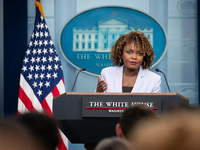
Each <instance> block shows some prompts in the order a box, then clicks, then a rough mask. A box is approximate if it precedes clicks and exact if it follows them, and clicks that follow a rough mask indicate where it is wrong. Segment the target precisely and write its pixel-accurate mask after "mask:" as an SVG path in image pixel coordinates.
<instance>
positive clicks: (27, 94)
mask: <svg viewBox="0 0 200 150" xmlns="http://www.w3.org/2000/svg"><path fill="white" fill-rule="evenodd" d="M35 5H36V18H35V25H34V30H33V33H32V35H31V39H30V41H29V44H28V48H27V50H26V52H25V56H24V59H23V64H22V70H21V74H20V86H19V98H18V114H23V113H26V112H30V111H38V112H46V113H48V114H50V115H52V105H53V98H54V97H56V96H58V95H60V94H62V93H64V92H65V86H64V78H63V69H62V65H61V62H60V59H59V57H58V55H57V53H56V49H55V46H54V44H53V41H52V39H51V37H50V34H49V30H48V27H47V24H46V22H45V19H44V14H43V11H42V4H41V2H37V1H36V2H35ZM60 133H61V134H60V135H61V137H62V139H63V138H64V135H63V133H62V132H61V131H60ZM65 138H66V137H65ZM58 149H59V150H61V149H62V150H64V149H67V148H66V144H65V142H63V140H61V143H60V144H59V146H58Z"/></svg>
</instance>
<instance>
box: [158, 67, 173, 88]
mask: <svg viewBox="0 0 200 150" xmlns="http://www.w3.org/2000/svg"><path fill="white" fill-rule="evenodd" d="M155 70H156V71H157V72H161V73H162V74H163V75H164V77H165V82H166V83H167V87H168V90H169V92H171V91H170V88H169V85H168V82H167V78H166V76H165V74H164V73H163V72H162V71H161V70H160V69H158V68H156V69H155Z"/></svg>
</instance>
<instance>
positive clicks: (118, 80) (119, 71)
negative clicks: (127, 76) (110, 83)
mask: <svg viewBox="0 0 200 150" xmlns="http://www.w3.org/2000/svg"><path fill="white" fill-rule="evenodd" d="M115 72H116V76H113V80H114V86H115V91H116V92H122V76H123V66H121V67H116V71H115Z"/></svg>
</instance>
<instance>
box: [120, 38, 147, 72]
mask: <svg viewBox="0 0 200 150" xmlns="http://www.w3.org/2000/svg"><path fill="white" fill-rule="evenodd" d="M143 58H144V54H143V53H142V50H141V46H140V45H138V46H136V45H135V44H134V42H133V43H131V44H127V45H125V46H124V49H123V54H122V59H123V62H124V67H126V68H128V69H131V70H136V69H139V67H140V66H141V65H142V61H143Z"/></svg>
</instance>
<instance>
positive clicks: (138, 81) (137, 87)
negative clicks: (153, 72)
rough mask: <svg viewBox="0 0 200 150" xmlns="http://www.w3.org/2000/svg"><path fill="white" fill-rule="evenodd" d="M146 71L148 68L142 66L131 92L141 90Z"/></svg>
mask: <svg viewBox="0 0 200 150" xmlns="http://www.w3.org/2000/svg"><path fill="white" fill-rule="evenodd" d="M145 73H146V70H143V69H142V67H140V70H139V72H138V76H137V79H136V82H135V85H134V87H133V89H132V91H131V92H133V93H135V92H138V91H139V90H140V88H141V87H142V85H143V83H144V79H145Z"/></svg>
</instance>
